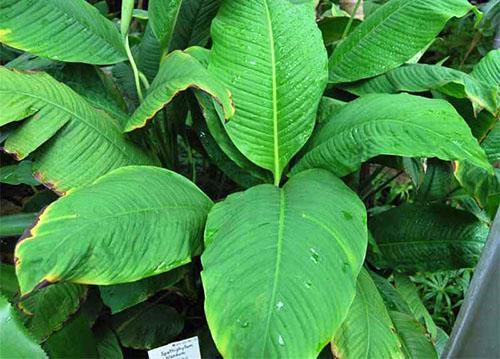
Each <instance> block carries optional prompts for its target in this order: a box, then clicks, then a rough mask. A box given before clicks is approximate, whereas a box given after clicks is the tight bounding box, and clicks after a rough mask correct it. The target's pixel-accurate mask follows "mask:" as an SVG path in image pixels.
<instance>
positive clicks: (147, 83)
mask: <svg viewBox="0 0 500 359" xmlns="http://www.w3.org/2000/svg"><path fill="white" fill-rule="evenodd" d="M139 79H140V80H141V82H142V85H143V86H144V88H145V89H146V90H148V89H149V81H148V79H147V77H146V75H144V74H143V73H142V72H140V71H139Z"/></svg>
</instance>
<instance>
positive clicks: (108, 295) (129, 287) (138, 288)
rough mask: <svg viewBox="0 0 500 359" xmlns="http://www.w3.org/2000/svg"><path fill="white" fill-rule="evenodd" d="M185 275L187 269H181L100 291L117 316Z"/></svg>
mask: <svg viewBox="0 0 500 359" xmlns="http://www.w3.org/2000/svg"><path fill="white" fill-rule="evenodd" d="M185 273H186V268H185V267H179V268H175V269H172V270H171V271H168V272H166V273H162V274H160V275H156V276H152V277H148V278H144V279H141V280H139V281H137V282H132V283H125V284H117V285H109V286H101V287H99V291H100V292H101V298H102V301H103V302H104V304H106V305H107V306H108V307H109V308H110V309H111V313H112V314H115V313H118V312H121V311H122V310H125V309H127V308H130V307H133V306H134V305H136V304H139V303H141V302H144V301H145V300H146V299H148V298H149V297H151V296H153V295H154V294H156V293H157V292H159V291H160V290H163V289H166V288H168V287H171V286H173V285H174V284H176V283H177V282H178V281H180V280H181V279H182V277H183V276H184V274H185Z"/></svg>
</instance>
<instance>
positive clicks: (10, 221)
mask: <svg viewBox="0 0 500 359" xmlns="http://www.w3.org/2000/svg"><path fill="white" fill-rule="evenodd" d="M35 218H36V213H16V214H10V215H7V216H0V237H13V236H20V235H21V234H23V232H24V231H25V230H26V228H28V226H29V225H30V224H31V223H33V221H34V220H35Z"/></svg>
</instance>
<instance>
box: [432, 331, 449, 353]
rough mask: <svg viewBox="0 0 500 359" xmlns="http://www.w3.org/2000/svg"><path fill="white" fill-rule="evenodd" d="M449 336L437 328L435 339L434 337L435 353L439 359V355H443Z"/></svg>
mask: <svg viewBox="0 0 500 359" xmlns="http://www.w3.org/2000/svg"><path fill="white" fill-rule="evenodd" d="M448 339H449V336H448V334H447V333H446V332H445V331H444V330H443V329H441V328H439V327H438V328H437V337H436V343H435V347H436V351H437V353H438V356H439V357H440V358H441V355H443V352H444V348H446V343H448Z"/></svg>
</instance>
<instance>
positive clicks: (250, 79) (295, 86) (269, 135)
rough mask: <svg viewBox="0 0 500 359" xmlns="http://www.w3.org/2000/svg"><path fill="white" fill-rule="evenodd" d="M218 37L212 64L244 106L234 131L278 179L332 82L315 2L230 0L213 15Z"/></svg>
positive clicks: (229, 126)
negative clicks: (328, 71)
mask: <svg viewBox="0 0 500 359" xmlns="http://www.w3.org/2000/svg"><path fill="white" fill-rule="evenodd" d="M243 14H244V16H243ZM290 29H293V31H290ZM212 41H213V47H212V51H211V57H210V65H209V68H208V69H209V71H210V72H212V73H213V74H214V75H215V76H216V77H217V78H218V79H220V80H221V81H222V82H223V83H224V84H225V85H226V86H227V87H228V88H229V90H230V91H231V93H232V95H233V99H234V103H235V106H236V113H235V115H234V117H233V118H232V119H231V120H230V121H229V122H227V123H225V128H226V130H227V132H228V134H229V137H230V138H231V140H232V141H233V142H234V144H235V145H236V147H237V148H238V149H239V150H240V151H241V153H243V154H244V155H245V156H246V157H248V159H250V160H251V161H252V162H254V163H255V164H257V165H259V166H261V167H263V168H266V169H268V170H270V171H272V172H273V174H274V180H275V182H276V183H278V182H279V181H280V178H281V173H282V171H283V168H284V167H285V166H286V165H287V163H288V162H289V161H290V159H291V158H292V156H293V155H295V154H296V153H297V152H298V151H299V150H300V148H301V147H302V146H303V145H304V143H305V142H306V141H307V139H308V138H309V136H310V134H311V132H312V130H313V127H314V122H315V117H316V109H317V106H318V103H319V101H320V99H321V95H322V93H323V90H324V87H325V84H326V77H327V69H326V67H327V55H326V50H325V48H324V46H323V42H322V39H321V33H320V31H319V30H318V28H317V26H316V23H315V11H314V6H313V4H312V2H310V1H305V2H301V3H292V2H290V1H287V0H255V1H247V0H235V1H224V2H223V3H222V6H221V8H220V10H219V12H218V14H217V16H216V18H215V19H214V21H213V22H212Z"/></svg>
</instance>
